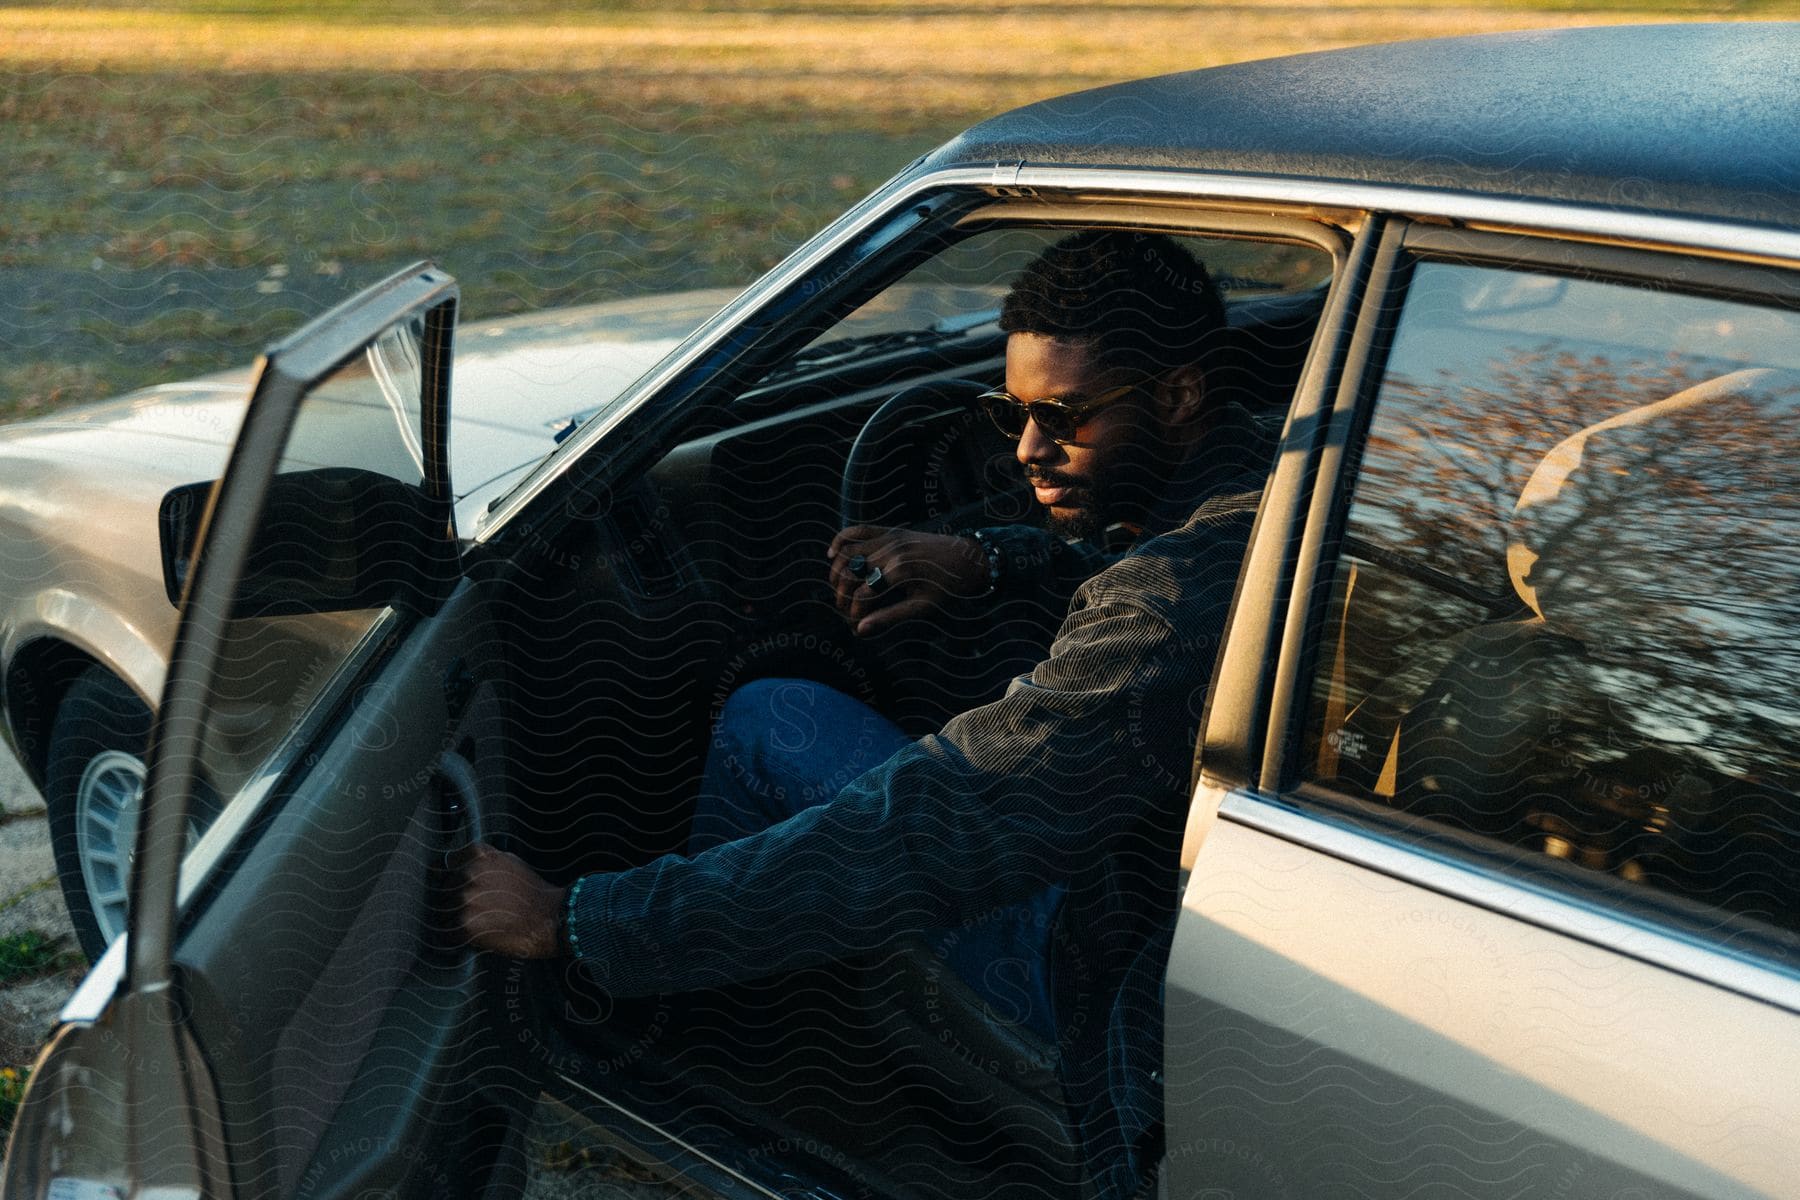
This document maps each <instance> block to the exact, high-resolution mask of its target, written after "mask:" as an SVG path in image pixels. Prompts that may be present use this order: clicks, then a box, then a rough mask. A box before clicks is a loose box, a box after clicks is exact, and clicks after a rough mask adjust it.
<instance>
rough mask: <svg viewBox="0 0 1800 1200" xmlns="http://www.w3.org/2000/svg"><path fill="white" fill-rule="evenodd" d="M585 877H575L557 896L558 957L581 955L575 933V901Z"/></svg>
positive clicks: (578, 896) (578, 940) (578, 897)
mask: <svg viewBox="0 0 1800 1200" xmlns="http://www.w3.org/2000/svg"><path fill="white" fill-rule="evenodd" d="M586 878H587V877H586V876H582V878H581V879H577V880H576V881H575V882H574V883H572V884H570V885H569V886H568V887H566V888H564V889H563V890H562V893H561V894H560V895H559V896H558V897H557V902H556V953H557V954H558V955H559V956H560V957H564V958H579V957H581V942H580V939H579V938H578V937H577V935H576V933H575V903H576V901H577V900H579V899H580V898H581V885H582V883H583V882H584V881H585V880H586Z"/></svg>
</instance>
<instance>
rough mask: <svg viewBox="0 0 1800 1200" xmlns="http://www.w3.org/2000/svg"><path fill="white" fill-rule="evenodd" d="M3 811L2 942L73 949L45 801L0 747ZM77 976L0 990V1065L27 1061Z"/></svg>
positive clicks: (0, 865) (0, 807)
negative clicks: (19, 938) (46, 942)
mask: <svg viewBox="0 0 1800 1200" xmlns="http://www.w3.org/2000/svg"><path fill="white" fill-rule="evenodd" d="M0 810H3V813H0V936H4V935H7V934H17V933H24V932H26V931H27V930H32V929H35V930H37V931H38V932H40V933H45V934H48V935H50V936H51V937H60V938H62V939H64V942H63V944H64V945H65V946H67V947H69V948H70V949H71V950H72V949H73V948H74V946H75V936H74V932H73V930H71V928H70V927H69V913H68V910H67V909H65V908H64V907H63V900H62V892H61V891H60V890H58V888H57V886H56V864H55V862H54V861H53V860H52V858H51V855H50V833H49V830H48V828H47V827H46V825H45V822H44V802H43V800H41V799H40V798H39V797H38V794H37V791H36V789H34V788H33V787H32V786H31V783H30V781H28V780H27V779H26V778H25V772H24V771H23V770H22V769H20V767H19V764H18V762H17V761H16V760H15V759H14V758H13V757H12V754H11V753H10V752H9V751H7V750H6V749H5V748H4V747H3V746H0ZM81 975H82V972H81V971H80V970H67V971H58V972H55V973H52V974H50V975H46V976H42V977H39V978H36V979H28V980H23V981H21V982H17V983H9V984H4V985H0V1066H4V1067H22V1066H28V1065H29V1064H30V1063H31V1060H32V1058H33V1057H34V1056H35V1055H36V1053H37V1048H38V1046H39V1044H40V1043H42V1042H43V1040H44V1038H45V1036H46V1035H47V1034H48V1033H49V1032H50V1028H51V1026H52V1025H54V1024H55V1023H56V1014H57V1012H58V1011H59V1010H60V1009H61V1008H62V1006H63V1002H64V1001H65V1000H67V999H68V998H69V993H70V992H72V991H74V990H75V985H76V984H77V983H79V982H80V981H81Z"/></svg>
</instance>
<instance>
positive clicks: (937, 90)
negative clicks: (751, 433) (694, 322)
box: [0, 0, 1800, 414]
mask: <svg viewBox="0 0 1800 1200" xmlns="http://www.w3.org/2000/svg"><path fill="white" fill-rule="evenodd" d="M1797 12H1800V0H1768V2H1758V3H1751V4H1737V5H1734V6H1731V8H1730V9H1729V11H1728V12H1726V13H1724V14H1718V13H1716V12H1714V11H1709V10H1708V9H1706V8H1704V7H1702V6H1700V5H1696V4H1693V3H1689V2H1688V0H1597V2H1593V3H1586V4H1582V3H1576V2H1575V0H1525V2H1519V3H1496V4H1487V5H1481V4H1469V3H1459V4H1447V3H1432V2H1429V0H1411V2H1402V0H1359V2H1357V3H1353V4H1324V3H1317V2H1314V3H1306V4H1296V3H1276V2H1273V0H1240V2H1238V3H1232V4H1222V5H1221V4H1215V5H1192V4H1185V3H1177V2H1176V0H1113V2H1110V3H1108V2H1100V3H1075V2H1073V0H983V2H981V3H974V2H972V0H764V2H761V3H758V2H755V0H751V2H749V3H726V2H725V0H659V2H658V3H655V4H651V3H649V2H648V0H588V2H587V3H585V4H571V3H567V2H561V3H559V2H556V0H384V3H382V4H381V5H379V6H375V5H368V4H365V3H361V2H360V0H115V2H114V3H111V4H106V5H98V4H92V5H90V4H80V3H65V4H61V5H57V6H50V5H39V6H5V7H0V159H4V161H6V162H7V164H8V168H9V177H8V180H7V182H6V184H4V185H0V186H4V187H5V189H6V190H5V195H6V202H5V204H4V205H0V344H5V345H7V346H8V349H9V351H10V353H9V355H8V359H9V361H8V362H7V364H6V367H7V370H6V374H5V377H4V379H0V385H4V387H5V388H6V389H7V390H8V391H10V392H11V395H10V396H0V414H4V413H5V412H6V411H8V410H10V411H11V412H13V413H14V414H18V413H20V412H21V411H24V410H27V409H29V410H32V411H42V410H43V409H44V408H46V407H50V406H54V405H57V404H62V403H69V402H73V401H76V400H81V399H90V398H96V397H98V396H100V395H104V394H106V393H107V392H110V391H113V390H116V389H118V388H122V387H126V386H132V385H136V384H141V383H146V382H153V381H156V380H159V379H167V378H171V377H177V376H180V375H184V374H193V373H196V372H198V371H199V370H202V369H206V368H212V367H220V366H225V365H228V364H230V363H232V362H236V361H243V360H247V359H248V358H249V357H251V356H252V355H253V354H254V353H255V352H256V350H257V349H258V348H259V342H260V339H261V338H262V337H263V336H265V334H266V331H268V330H270V329H275V328H280V327H282V326H283V325H284V324H291V323H295V322H297V320H298V319H299V318H300V317H301V316H302V315H305V314H310V313H313V312H317V311H318V310H319V309H321V308H323V307H324V306H325V305H326V304H328V303H330V302H332V301H333V300H335V299H338V298H340V297H341V296H343V295H346V294H348V292H350V291H351V290H354V288H355V287H357V286H359V285H361V284H363V283H366V282H369V281H370V280H373V279H375V278H379V277H380V276H381V275H382V274H383V273H385V272H386V271H388V270H391V269H392V268H394V267H396V266H399V265H402V264H403V263H404V262H406V261H410V260H411V259H413V258H417V257H420V256H423V255H430V256H433V257H435V258H437V259H438V260H439V261H440V262H442V263H444V265H446V266H447V267H448V268H449V269H450V270H452V271H453V272H454V273H455V274H456V275H457V276H458V277H459V278H460V279H461V280H462V283H463V288H464V297H465V302H466V308H465V311H466V312H467V313H468V314H469V315H471V316H479V315H483V314H486V313H495V312H503V311H517V310H519V309H523V308H532V307H538V306H542V305H546V304H556V303H572V302H578V301H584V300H592V299H602V298H606V297H610V296H618V295H626V294H632V293H639V292H644V291H648V290H657V289H669V288H678V287H692V286H709V285H718V284H737V283H743V282H746V281H747V280H748V279H750V278H752V277H754V276H755V275H756V274H757V273H759V272H760V271H762V270H764V269H766V268H767V267H768V266H769V265H771V264H772V263H773V262H775V261H776V260H777V259H778V258H779V257H780V256H781V255H782V254H783V253H785V252H786V251H787V250H788V249H790V248H791V247H792V246H794V245H795V244H797V243H798V242H800V241H801V240H803V239H804V238H805V237H806V236H807V235H808V234H809V233H811V232H812V231H813V230H814V229H816V228H818V227H819V226H820V225H821V224H822V223H824V222H825V221H826V220H828V219H829V218H830V217H831V216H833V215H835V214H836V213H837V212H839V211H841V210H842V209H843V207H844V206H845V205H846V204H847V203H848V202H850V201H851V200H853V199H854V198H855V197H856V196H857V195H858V194H861V193H863V192H865V191H867V190H868V189H869V188H871V187H873V186H874V185H875V184H877V183H879V182H880V181H881V180H882V179H883V178H885V177H887V176H888V175H890V174H891V173H892V172H893V171H894V170H896V169H898V168H899V167H900V166H902V165H903V164H904V163H905V162H907V161H908V160H909V159H910V158H912V157H913V156H915V155H916V154H918V153H920V152H922V151H924V150H927V149H929V148H930V147H931V146H933V145H935V144H937V143H938V142H940V141H941V140H943V139H944V138H945V137H947V136H949V135H950V134H952V133H954V132H955V131H956V130H957V129H959V128H961V127H963V126H964V125H967V124H969V123H971V122H972V121H974V120H976V119H978V118H980V117H982V116H984V115H987V114H989V113H993V112H996V111H999V110H1002V109H1005V108H1008V107H1011V106H1013V105H1016V104H1020V103H1025V102H1027V101H1030V100H1034V99H1038V98H1041V97H1044V96H1048V95H1054V94H1058V93H1061V92H1066V91H1070V90H1074V89H1077V88H1081V87H1090V86H1096V85H1099V84H1103V83H1108V82H1113V81H1116V80H1120V79H1125V78H1131V77H1136V76H1141V75H1148V74H1154V73H1157V72H1163V71H1172V70H1178V69H1185V68H1192V67H1201V66H1207V65H1212V64H1216V63H1222V62H1227V61H1238V60H1243V59H1250V58H1258V57H1264V56H1268V55H1276V54H1285V53H1293V52H1299V51H1307V50H1317V49H1325V48H1330V47H1334V46H1341V45H1347V44H1353V43H1361V42H1371V41H1382V40H1389V39H1395V38H1406V37H1426V36H1434V35H1440V34H1455V33H1467V32H1474V31H1488V30H1504V29H1517V28H1525V27H1542V26H1551V25H1578V24H1593V23H1597V22H1603V21H1644V20H1666V19H1692V18H1697V17H1703V16H1709V15H1729V16H1739V17H1742V16H1761V15H1772V14H1777V13H1789V14H1791V13H1797ZM370 14H378V15H379V18H380V19H379V20H374V19H371V18H370ZM9 400H10V403H9V402H8V401H9Z"/></svg>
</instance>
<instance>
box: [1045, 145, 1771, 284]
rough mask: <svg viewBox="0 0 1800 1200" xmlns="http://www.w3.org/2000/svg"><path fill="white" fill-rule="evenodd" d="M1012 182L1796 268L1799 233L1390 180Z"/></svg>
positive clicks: (1048, 170)
mask: <svg viewBox="0 0 1800 1200" xmlns="http://www.w3.org/2000/svg"><path fill="white" fill-rule="evenodd" d="M1013 186H1015V187H1021V188H1033V187H1043V188H1056V189H1059V190H1060V189H1078V188H1082V187H1095V186H1100V187H1103V188H1104V189H1105V190H1107V191H1132V192H1143V193H1165V194H1173V195H1177V196H1180V197H1181V198H1184V199H1190V198H1191V199H1195V200H1209V199H1210V200H1227V201H1252V202H1260V201H1266V202H1269V203H1273V204H1280V205H1283V206H1291V207H1295V208H1313V209H1355V210H1359V211H1363V212H1384V213H1391V214H1394V215H1396V216H1402V217H1442V218H1447V219H1449V220H1452V221H1463V222H1467V223H1470V224H1476V225H1484V226H1485V225H1491V226H1497V227H1500V228H1504V229H1509V230H1512V229H1516V230H1518V231H1520V232H1526V231H1537V232H1543V233H1552V234H1563V235H1573V236H1578V237H1587V238H1601V239H1605V240H1607V241H1619V242H1630V243H1635V244H1640V245H1643V246H1646V247H1651V248H1660V249H1667V248H1671V247H1681V248H1686V249H1694V250H1703V251H1710V252H1713V253H1717V254H1725V255H1730V256H1732V257H1735V258H1741V257H1745V256H1751V257H1760V258H1770V259H1781V260H1785V261H1787V262H1788V263H1789V264H1790V265H1795V266H1800V231H1792V230H1785V229H1775V228H1771V227H1769V226H1763V225H1744V224H1738V223H1733V222H1730V221H1726V220H1711V219H1707V218H1702V217H1673V216H1670V217H1665V216H1659V215H1656V214H1654V213H1638V212H1625V211H1620V210H1617V209H1603V208H1595V207H1592V206H1589V205H1582V204H1576V203H1570V202H1562V201H1556V200H1516V199H1512V198H1509V197H1505V196H1487V195H1482V194H1479V193H1472V192H1452V191H1444V190H1440V189H1436V188H1423V187H1403V186H1400V185H1397V184H1379V183H1370V184H1362V183H1343V182H1336V181H1324V180H1321V181H1314V180H1308V179H1292V178H1283V177H1280V176H1262V175H1236V174H1214V173H1211V172H1207V171H1182V170H1168V171H1144V170H1137V169H1131V170H1124V169H1117V168H1113V169H1108V168H1094V167H1026V168H1024V169H1023V170H1021V171H1019V172H1018V175H1017V178H1016V180H1014V181H1013Z"/></svg>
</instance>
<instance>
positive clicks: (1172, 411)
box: [1157, 364, 1206, 433]
mask: <svg viewBox="0 0 1800 1200" xmlns="http://www.w3.org/2000/svg"><path fill="white" fill-rule="evenodd" d="M1157 392H1158V399H1159V400H1160V401H1161V403H1162V415H1163V420H1164V421H1166V422H1168V424H1169V426H1170V428H1171V429H1172V430H1174V431H1176V432H1177V433H1179V432H1180V431H1182V430H1184V429H1188V428H1190V427H1192V426H1194V425H1195V424H1196V423H1197V422H1198V421H1199V419H1200V414H1201V412H1202V411H1203V410H1204V409H1205V407H1206V372H1204V371H1202V370H1201V369H1200V368H1199V367H1198V366H1196V365H1193V364H1189V365H1187V366H1182V367H1171V368H1169V369H1168V370H1166V371H1164V372H1163V373H1162V377H1161V379H1160V380H1159V384H1158V388H1157Z"/></svg>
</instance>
